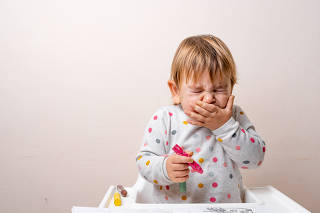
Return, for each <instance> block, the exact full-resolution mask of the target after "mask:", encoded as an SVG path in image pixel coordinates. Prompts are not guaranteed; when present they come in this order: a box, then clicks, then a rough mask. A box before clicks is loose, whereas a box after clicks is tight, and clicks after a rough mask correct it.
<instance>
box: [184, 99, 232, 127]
mask: <svg viewBox="0 0 320 213" xmlns="http://www.w3.org/2000/svg"><path fill="white" fill-rule="evenodd" d="M233 101H234V96H233V95H231V96H230V97H229V99H228V103H227V106H226V107H225V108H223V109H222V108H220V107H218V106H215V105H214V104H208V103H206V102H204V101H197V103H196V106H195V107H194V112H185V113H186V114H187V115H188V116H189V117H190V118H191V119H192V120H187V122H189V123H190V124H192V125H197V126H203V127H207V128H208V129H210V130H212V131H213V130H216V129H218V128H219V127H221V126H222V125H223V124H225V123H226V122H227V121H228V120H229V119H230V118H231V116H232V108H233Z"/></svg>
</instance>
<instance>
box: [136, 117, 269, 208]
mask: <svg viewBox="0 0 320 213" xmlns="http://www.w3.org/2000/svg"><path fill="white" fill-rule="evenodd" d="M239 114H240V115H244V112H242V111H241V112H240V113H239ZM169 116H170V117H174V114H173V113H172V112H169ZM153 120H154V121H155V122H158V120H159V117H158V115H154V116H153ZM181 124H182V125H185V126H186V125H188V121H186V120H184V121H182V123H181ZM147 131H148V133H150V134H153V129H152V127H149V128H148V129H147ZM240 131H241V132H242V133H243V134H247V133H246V130H245V129H242V128H241V129H240ZM241 132H240V133H241ZM169 133H170V135H171V136H175V135H176V134H177V129H172V130H171V131H170V132H169ZM164 135H165V136H167V135H168V132H167V130H165V131H164ZM192 137H193V138H195V139H199V135H198V134H194V135H192ZM231 137H232V138H235V137H237V133H236V132H234V133H233V134H232V136H231ZM211 138H212V135H206V136H205V139H206V141H210V139H211ZM154 140H155V143H156V144H161V143H162V140H161V139H160V138H156V139H154ZM216 141H218V142H220V143H222V142H224V140H223V139H222V138H220V137H217V138H216ZM249 141H250V142H251V143H252V144H255V142H256V139H255V138H253V137H250V138H249ZM258 142H259V143H260V141H258ZM163 143H164V144H165V145H166V146H168V145H169V141H168V140H164V141H163ZM261 143H262V144H263V146H262V151H263V152H265V151H266V148H265V142H264V141H262V142H261ZM144 146H145V147H146V146H148V142H145V143H144ZM182 148H183V147H182ZM213 148H214V147H213V146H209V147H208V149H209V151H211V152H212V151H213ZM235 150H237V151H240V150H241V146H240V145H236V146H235ZM195 151H196V152H197V153H200V152H201V147H197V148H195ZM145 155H147V154H145ZM162 156H167V155H162ZM142 158H143V156H142V155H139V156H137V158H136V161H139V160H141V159H142ZM204 161H205V160H204V158H203V157H199V158H198V162H199V163H200V164H203V163H204ZM212 162H213V163H218V158H217V157H213V158H212ZM150 163H151V161H150V160H147V161H146V162H145V164H146V166H147V167H148V166H149V165H150ZM242 164H243V165H242V166H241V168H242V169H248V168H249V167H248V165H249V164H250V161H249V160H244V161H242ZM261 164H262V161H259V162H258V163H257V165H258V166H260V165H261ZM217 165H218V164H217ZM222 165H223V167H225V168H227V167H228V163H227V162H223V163H222ZM231 165H232V167H233V168H235V165H234V163H232V164H231ZM139 170H141V167H140V165H139ZM191 172H194V171H193V170H191ZM207 175H208V176H209V177H214V173H213V172H212V171H210V172H208V173H207ZM227 176H228V177H229V178H230V179H233V177H234V176H233V174H232V173H230V174H228V175H227ZM144 177H145V176H144ZM145 178H146V177H145ZM153 183H154V184H157V185H158V184H159V182H158V180H156V179H154V180H153ZM211 187H212V189H216V188H218V187H219V183H218V182H212V183H211ZM164 188H165V190H168V191H169V190H170V186H169V185H166V186H164V187H163V186H159V190H163V189H164ZM197 188H198V189H199V190H200V189H203V188H205V186H204V184H203V183H201V182H199V183H198V184H197ZM238 188H240V184H238ZM180 198H181V200H183V201H185V200H187V196H186V195H181V197H180ZM227 198H228V199H231V194H230V193H228V194H227ZM164 199H165V200H168V199H169V197H168V195H165V197H164ZM209 200H210V202H216V201H217V198H216V197H214V196H212V197H209Z"/></svg>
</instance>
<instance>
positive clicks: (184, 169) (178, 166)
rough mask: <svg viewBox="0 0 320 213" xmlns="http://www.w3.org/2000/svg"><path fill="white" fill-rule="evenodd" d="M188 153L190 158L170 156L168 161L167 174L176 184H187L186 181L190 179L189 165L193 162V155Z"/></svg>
mask: <svg viewBox="0 0 320 213" xmlns="http://www.w3.org/2000/svg"><path fill="white" fill-rule="evenodd" d="M186 152H187V153H188V154H189V157H185V156H181V155H177V154H172V155H169V157H168V159H167V162H166V167H167V173H168V176H169V178H170V180H171V181H173V182H175V183H182V182H186V180H188V179H189V172H190V169H189V168H188V166H189V165H188V163H192V162H193V159H192V158H191V156H192V155H193V153H192V152H188V151H186Z"/></svg>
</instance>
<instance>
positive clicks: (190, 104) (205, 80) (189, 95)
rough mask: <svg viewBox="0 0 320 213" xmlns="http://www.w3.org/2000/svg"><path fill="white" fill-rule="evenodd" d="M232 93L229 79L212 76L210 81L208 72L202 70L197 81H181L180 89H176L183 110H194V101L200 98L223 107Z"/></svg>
mask: <svg viewBox="0 0 320 213" xmlns="http://www.w3.org/2000/svg"><path fill="white" fill-rule="evenodd" d="M231 93H232V86H231V81H230V79H227V78H223V77H222V78H220V77H216V78H214V81H213V82H211V79H210V76H209V73H208V72H204V73H203V74H202V75H201V76H199V79H198V81H197V82H193V81H192V80H189V81H188V82H186V81H185V80H184V81H182V83H181V87H180V89H177V94H176V96H177V97H176V98H177V99H178V100H179V102H180V103H181V106H182V109H183V111H189V112H190V111H194V110H193V109H194V107H195V105H196V102H197V101H199V100H201V101H204V102H207V103H209V104H214V105H216V106H218V107H220V108H225V107H226V105H227V102H228V99H229V97H230V95H231Z"/></svg>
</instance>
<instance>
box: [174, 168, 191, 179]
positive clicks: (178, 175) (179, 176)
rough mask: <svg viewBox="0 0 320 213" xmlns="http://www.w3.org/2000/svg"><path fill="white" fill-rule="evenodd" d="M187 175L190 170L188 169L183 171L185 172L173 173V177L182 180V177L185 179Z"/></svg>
mask: <svg viewBox="0 0 320 213" xmlns="http://www.w3.org/2000/svg"><path fill="white" fill-rule="evenodd" d="M189 173H190V170H189V169H185V170H182V171H175V172H174V174H173V175H174V176H175V177H176V178H182V177H185V176H187V175H189Z"/></svg>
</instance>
